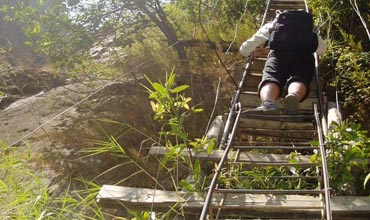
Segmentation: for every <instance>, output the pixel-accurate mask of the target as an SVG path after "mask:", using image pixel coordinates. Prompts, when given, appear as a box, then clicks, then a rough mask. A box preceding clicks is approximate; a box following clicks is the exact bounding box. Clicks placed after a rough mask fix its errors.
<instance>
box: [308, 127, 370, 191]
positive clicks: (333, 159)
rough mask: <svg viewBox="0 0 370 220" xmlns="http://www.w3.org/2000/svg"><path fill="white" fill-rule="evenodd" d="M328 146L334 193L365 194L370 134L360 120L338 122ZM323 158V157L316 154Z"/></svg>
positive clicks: (317, 158) (331, 185)
mask: <svg viewBox="0 0 370 220" xmlns="http://www.w3.org/2000/svg"><path fill="white" fill-rule="evenodd" d="M325 147H326V149H327V152H326V154H327V155H326V156H327V162H328V171H329V174H330V187H331V188H332V189H333V194H334V195H343V194H344V195H363V194H365V195H366V194H369V192H366V191H364V189H363V188H362V186H363V185H364V182H365V178H366V175H367V173H368V172H369V161H368V159H369V158H370V138H369V137H368V136H367V131H366V130H362V129H361V126H360V124H355V123H353V122H350V121H348V120H347V121H345V122H343V123H341V124H334V128H333V130H332V132H331V133H330V134H329V135H328V136H327V140H326V144H325ZM314 158H315V160H320V159H319V157H314Z"/></svg>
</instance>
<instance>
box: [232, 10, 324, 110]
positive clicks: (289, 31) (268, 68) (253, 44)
mask: <svg viewBox="0 0 370 220" xmlns="http://www.w3.org/2000/svg"><path fill="white" fill-rule="evenodd" d="M267 41H269V47H270V52H269V55H268V57H267V61H266V63H265V67H264V69H263V76H262V81H261V82H260V84H259V86H258V95H259V97H260V99H261V106H259V107H257V108H254V109H250V110H248V112H249V113H263V114H278V113H279V110H278V108H277V106H276V103H275V101H276V100H277V98H278V97H280V96H282V95H283V94H285V93H284V91H286V94H287V95H286V96H285V97H284V108H285V113H286V114H298V113H299V103H300V102H302V101H304V100H305V99H306V98H307V96H308V94H309V88H310V83H311V80H312V77H313V74H314V72H315V59H314V55H313V53H315V52H316V54H317V55H318V56H321V55H322V54H324V52H325V51H326V49H327V45H326V43H325V41H324V40H323V39H322V38H321V36H320V35H319V34H318V33H317V32H315V31H314V26H313V19H312V15H311V14H310V13H308V12H306V11H304V10H298V11H283V12H279V11H277V15H276V17H275V19H274V20H273V21H272V22H269V23H266V24H265V25H263V26H262V27H261V28H260V29H259V30H258V31H257V32H256V33H255V34H254V35H253V36H252V37H251V38H250V39H248V40H246V41H245V42H243V43H242V45H241V46H240V49H239V52H240V54H241V55H242V56H244V57H248V56H250V54H251V53H252V52H253V51H254V50H255V49H256V48H257V47H258V46H261V45H264V44H265V43H266V42H267Z"/></svg>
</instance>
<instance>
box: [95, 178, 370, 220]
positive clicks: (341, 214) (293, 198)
mask: <svg viewBox="0 0 370 220" xmlns="http://www.w3.org/2000/svg"><path fill="white" fill-rule="evenodd" d="M97 201H98V204H99V205H100V206H102V207H106V208H118V209H126V207H127V208H130V209H132V210H146V211H158V212H162V211H168V210H170V209H171V208H175V209H180V208H181V209H182V210H184V211H185V212H186V213H188V214H191V213H193V214H199V212H200V210H201V209H202V207H203V201H204V198H203V196H201V195H200V194H196V193H186V192H173V191H163V190H154V189H141V188H133V187H122V186H111V185H103V187H102V188H101V190H100V191H99V194H98V195H97ZM221 201H223V203H222V204H223V205H222V208H223V209H224V211H225V212H224V213H226V212H231V211H235V210H240V211H241V213H244V214H245V213H248V214H251V213H254V212H255V213H254V214H256V216H258V215H259V216H261V215H268V214H269V213H271V214H272V212H274V214H278V213H280V214H288V213H289V216H293V215H294V213H302V214H308V213H309V212H310V211H312V210H310V209H316V210H318V209H319V208H320V199H319V198H318V197H313V196H304V195H271V194H241V193H237V194H233V193H226V194H225V193H219V192H215V193H214V194H213V198H212V200H211V205H212V207H213V208H217V207H220V206H221ZM331 207H332V211H333V217H334V219H336V220H338V219H352V220H353V219H356V220H359V219H361V220H362V219H369V218H368V216H370V197H367V196H362V197H347V196H337V197H333V198H332V199H331ZM349 216H350V217H349ZM347 217H348V218H347ZM366 217H367V218H366Z"/></svg>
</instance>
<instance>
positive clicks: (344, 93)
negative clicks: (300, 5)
mask: <svg viewBox="0 0 370 220" xmlns="http://www.w3.org/2000/svg"><path fill="white" fill-rule="evenodd" d="M354 3H356V4H357V5H358V8H359V14H360V15H361V17H362V19H363V20H364V23H365V24H366V26H367V28H368V27H369V26H370V17H369V14H370V13H369V12H370V2H369V1H367V0H349V1H336V0H328V1H318V0H309V1H308V5H309V6H310V8H311V9H312V12H313V13H314V15H315V18H316V24H317V25H318V26H319V30H320V31H321V34H322V35H323V36H324V38H326V41H327V43H328V45H329V50H328V52H327V53H326V55H325V56H324V57H323V59H322V67H323V68H322V73H323V75H324V76H325V77H326V78H327V79H328V80H330V81H331V84H330V85H328V86H327V88H326V93H327V94H329V96H332V97H330V98H331V99H333V98H335V97H334V96H335V94H332V91H333V90H335V89H336V88H338V91H339V102H340V103H341V105H342V106H343V110H344V113H345V115H346V117H348V118H351V119H352V120H355V121H358V122H359V123H361V124H362V126H363V127H364V128H365V129H369V127H368V123H367V121H368V120H369V118H368V116H367V114H366V112H369V111H370V108H369V106H370V105H368V104H366V103H367V102H368V100H367V99H368V98H367V97H369V95H368V93H369V92H368V91H369V83H368V82H369V78H368V75H369V62H368V60H369V51H370V39H369V36H368V35H367V33H366V27H365V25H364V24H363V23H362V21H361V18H360V16H359V14H357V13H356V10H355V7H354V5H355V4H354Z"/></svg>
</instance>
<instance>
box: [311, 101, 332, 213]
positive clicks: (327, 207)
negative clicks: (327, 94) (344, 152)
mask: <svg viewBox="0 0 370 220" xmlns="http://www.w3.org/2000/svg"><path fill="white" fill-rule="evenodd" d="M314 111H315V118H316V123H317V133H318V137H319V143H320V151H321V163H322V175H323V179H324V192H325V210H326V219H327V220H331V219H332V212H331V204H330V188H329V176H328V174H329V172H328V166H327V163H326V152H325V148H324V139H323V133H322V130H321V121H320V117H319V112H318V110H317V104H314Z"/></svg>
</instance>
